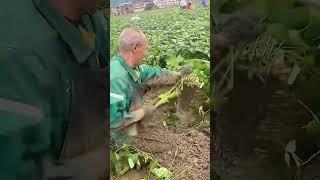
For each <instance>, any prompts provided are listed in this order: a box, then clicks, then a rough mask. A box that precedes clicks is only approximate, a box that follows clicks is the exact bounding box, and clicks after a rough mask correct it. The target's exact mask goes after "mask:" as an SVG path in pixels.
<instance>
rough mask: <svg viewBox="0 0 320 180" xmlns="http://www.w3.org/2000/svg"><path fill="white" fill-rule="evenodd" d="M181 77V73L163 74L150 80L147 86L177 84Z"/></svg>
mask: <svg viewBox="0 0 320 180" xmlns="http://www.w3.org/2000/svg"><path fill="white" fill-rule="evenodd" d="M180 77H181V74H180V73H179V72H168V73H163V74H161V75H158V76H154V77H153V78H150V79H149V80H148V81H147V82H146V84H147V85H172V84H175V83H176V82H177V81H178V80H179V79H180Z"/></svg>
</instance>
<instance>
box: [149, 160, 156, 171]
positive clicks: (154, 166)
mask: <svg viewBox="0 0 320 180" xmlns="http://www.w3.org/2000/svg"><path fill="white" fill-rule="evenodd" d="M156 168H158V162H157V161H152V162H151V164H150V171H151V172H154V169H156Z"/></svg>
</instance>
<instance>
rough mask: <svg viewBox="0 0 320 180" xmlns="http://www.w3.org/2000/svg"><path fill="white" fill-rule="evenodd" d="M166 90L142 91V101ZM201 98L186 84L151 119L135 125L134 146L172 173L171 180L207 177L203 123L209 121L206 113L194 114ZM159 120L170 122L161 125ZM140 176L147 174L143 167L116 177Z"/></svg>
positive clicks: (137, 179) (207, 140) (203, 179)
mask: <svg viewBox="0 0 320 180" xmlns="http://www.w3.org/2000/svg"><path fill="white" fill-rule="evenodd" d="M169 89H170V87H165V88H164V87H161V88H160V87H159V88H153V89H152V90H150V91H148V92H147V93H146V94H145V96H144V104H148V103H152V101H153V100H154V99H156V98H157V97H158V95H160V94H161V93H164V92H166V91H167V90H169ZM204 101H205V97H204V96H203V95H202V94H201V91H200V90H197V89H194V88H191V87H187V88H185V89H184V90H183V93H182V94H181V96H180V97H178V98H177V100H176V101H175V102H174V103H168V104H165V105H163V106H161V107H159V108H158V109H157V110H156V112H155V115H154V117H153V119H152V120H150V121H148V122H143V124H144V125H143V126H142V125H141V124H140V125H139V126H138V127H139V130H138V135H137V136H136V137H135V140H136V142H135V144H134V146H136V147H137V148H138V149H140V150H142V151H145V152H148V153H151V154H152V155H153V156H154V157H155V158H156V160H157V161H158V162H159V164H160V165H161V166H163V167H166V168H168V169H169V170H170V171H171V172H173V174H174V179H175V180H182V179H183V180H189V179H190V180H191V179H195V180H199V179H201V180H207V179H208V180H209V179H210V174H209V173H210V164H209V163H210V147H209V145H210V138H209V128H206V127H204V126H203V124H204V123H205V122H207V123H208V122H209V121H208V120H209V112H208V113H206V116H205V117H202V118H201V116H200V115H199V113H198V108H199V107H200V106H201V104H199V103H200V102H204ZM170 117H171V118H170ZM168 118H170V120H168ZM203 119H206V120H205V121H203ZM163 121H166V122H167V124H170V125H168V126H166V127H165V126H164V125H163ZM144 176H147V177H148V174H147V171H146V170H139V171H137V170H132V171H130V172H128V173H126V174H125V175H123V176H122V177H120V178H119V179H121V180H126V179H130V180H140V179H143V177H144ZM150 179H152V178H150Z"/></svg>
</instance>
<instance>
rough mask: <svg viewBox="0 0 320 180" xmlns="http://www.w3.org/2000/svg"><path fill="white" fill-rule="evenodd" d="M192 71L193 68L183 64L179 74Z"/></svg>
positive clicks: (184, 74) (183, 74)
mask: <svg viewBox="0 0 320 180" xmlns="http://www.w3.org/2000/svg"><path fill="white" fill-rule="evenodd" d="M191 73H192V68H191V67H190V66H188V65H185V66H182V67H181V69H180V70H179V74H180V75H181V76H186V75H189V74H191Z"/></svg>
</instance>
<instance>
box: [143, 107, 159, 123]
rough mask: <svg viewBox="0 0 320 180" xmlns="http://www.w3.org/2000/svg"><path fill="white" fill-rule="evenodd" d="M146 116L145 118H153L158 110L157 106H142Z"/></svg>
mask: <svg viewBox="0 0 320 180" xmlns="http://www.w3.org/2000/svg"><path fill="white" fill-rule="evenodd" d="M142 109H143V112H144V116H143V119H144V120H151V119H152V118H153V114H154V111H155V110H156V107H155V106H153V105H145V106H143V107H142Z"/></svg>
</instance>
